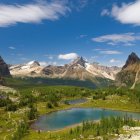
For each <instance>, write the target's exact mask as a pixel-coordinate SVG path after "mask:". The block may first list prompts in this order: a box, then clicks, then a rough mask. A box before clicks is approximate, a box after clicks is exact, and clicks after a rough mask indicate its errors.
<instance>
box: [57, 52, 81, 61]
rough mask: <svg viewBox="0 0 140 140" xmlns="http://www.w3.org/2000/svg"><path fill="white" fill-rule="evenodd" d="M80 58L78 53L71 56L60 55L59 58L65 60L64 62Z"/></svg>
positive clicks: (70, 54)
mask: <svg viewBox="0 0 140 140" xmlns="http://www.w3.org/2000/svg"><path fill="white" fill-rule="evenodd" d="M77 57H78V54H76V53H69V54H60V55H59V56H58V58H59V59H64V60H72V59H75V58H77Z"/></svg>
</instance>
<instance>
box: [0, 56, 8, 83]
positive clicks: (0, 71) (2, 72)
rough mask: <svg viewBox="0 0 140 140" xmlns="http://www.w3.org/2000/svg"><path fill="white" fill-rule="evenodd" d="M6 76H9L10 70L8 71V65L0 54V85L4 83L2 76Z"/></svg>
mask: <svg viewBox="0 0 140 140" xmlns="http://www.w3.org/2000/svg"><path fill="white" fill-rule="evenodd" d="M6 76H10V71H9V68H8V65H7V64H6V63H5V61H4V60H3V59H2V57H1V56H0V85H4V78H3V77H6Z"/></svg>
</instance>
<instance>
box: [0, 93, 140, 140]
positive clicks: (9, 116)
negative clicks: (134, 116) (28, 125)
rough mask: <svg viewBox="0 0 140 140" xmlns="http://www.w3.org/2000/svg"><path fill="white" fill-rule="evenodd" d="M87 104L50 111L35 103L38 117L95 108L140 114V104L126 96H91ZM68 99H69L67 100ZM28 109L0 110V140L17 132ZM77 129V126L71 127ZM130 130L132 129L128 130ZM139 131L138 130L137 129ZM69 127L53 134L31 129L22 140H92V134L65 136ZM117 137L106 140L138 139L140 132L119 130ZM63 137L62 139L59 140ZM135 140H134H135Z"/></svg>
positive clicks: (8, 137) (65, 105)
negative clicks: (78, 108) (102, 97)
mask: <svg viewBox="0 0 140 140" xmlns="http://www.w3.org/2000/svg"><path fill="white" fill-rule="evenodd" d="M86 98H87V102H85V103H81V104H75V105H67V104H63V103H60V104H59V106H58V107H54V108H51V109H49V108H48V109H46V103H45V102H38V103H37V110H38V113H39V115H42V114H46V113H50V112H53V111H57V110H64V109H68V108H72V107H82V108H83V107H90V108H91V107H93V108H94V107H97V108H105V109H113V110H121V111H130V112H140V103H136V102H135V103H134V102H131V101H130V99H129V98H128V96H126V95H123V96H118V95H108V96H106V98H105V99H93V98H92V97H91V96H89V97H86ZM68 99H69V98H68ZM27 110H28V107H23V108H20V109H18V110H17V111H15V112H9V111H5V109H4V108H0V114H1V115H0V140H10V139H11V138H12V135H13V134H14V132H15V131H16V130H17V127H18V126H17V125H18V123H19V122H20V121H21V118H23V116H25V115H26V114H25V113H26V111H27ZM73 127H77V126H73ZM129 129H130V130H131V129H132V128H129ZM138 129H139V128H138ZM70 130H71V127H68V128H66V129H63V130H60V131H54V132H50V131H48V132H45V131H37V130H33V129H29V133H26V134H25V135H24V137H23V138H22V139H23V140H78V139H93V136H92V132H87V135H86V138H85V136H83V135H82V134H81V135H80V136H75V138H73V136H72V137H70V135H68V137H67V134H68V133H69V132H70ZM120 132H122V133H120V134H119V135H117V134H116V135H115V134H114V135H108V136H107V138H106V139H105V140H107V139H114V140H123V139H124V140H125V139H126V138H125V137H127V136H130V135H131V139H132V140H134V138H135V135H137V136H136V137H138V138H139V135H140V130H138V131H137V132H138V133H137V134H135V133H133V131H128V130H127V131H126V130H125V131H123V130H120ZM61 136H63V139H61ZM95 139H102V137H99V136H98V137H96V138H95ZM135 140H136V139H135Z"/></svg>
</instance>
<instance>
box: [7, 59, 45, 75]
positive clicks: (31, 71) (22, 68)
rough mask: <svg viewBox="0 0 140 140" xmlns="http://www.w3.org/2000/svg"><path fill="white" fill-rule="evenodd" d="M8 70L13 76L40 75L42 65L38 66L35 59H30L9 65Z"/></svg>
mask: <svg viewBox="0 0 140 140" xmlns="http://www.w3.org/2000/svg"><path fill="white" fill-rule="evenodd" d="M9 69H10V72H11V75H13V76H19V77H22V76H23V77H24V76H31V77H33V76H40V73H41V71H42V69H43V67H41V66H40V64H39V62H37V61H31V62H29V63H27V64H19V65H14V66H10V68H9Z"/></svg>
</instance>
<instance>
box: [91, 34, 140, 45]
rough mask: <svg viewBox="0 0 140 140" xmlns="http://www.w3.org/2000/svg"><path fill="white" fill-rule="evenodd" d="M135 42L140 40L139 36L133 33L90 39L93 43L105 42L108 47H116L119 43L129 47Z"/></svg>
mask: <svg viewBox="0 0 140 140" xmlns="http://www.w3.org/2000/svg"><path fill="white" fill-rule="evenodd" d="M137 40H140V35H137V34H135V33H123V34H109V35H103V36H99V37H96V38H92V41H94V42H100V43H101V42H106V43H107V44H109V45H118V44H119V43H121V44H123V45H126V46H131V45H133V43H134V42H135V41H137Z"/></svg>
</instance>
